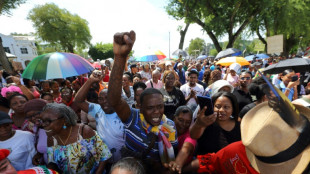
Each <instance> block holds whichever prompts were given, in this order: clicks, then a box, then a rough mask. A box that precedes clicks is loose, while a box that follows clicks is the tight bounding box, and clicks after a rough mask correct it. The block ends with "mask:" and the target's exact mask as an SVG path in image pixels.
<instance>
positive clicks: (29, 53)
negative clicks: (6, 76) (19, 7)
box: [0, 33, 38, 69]
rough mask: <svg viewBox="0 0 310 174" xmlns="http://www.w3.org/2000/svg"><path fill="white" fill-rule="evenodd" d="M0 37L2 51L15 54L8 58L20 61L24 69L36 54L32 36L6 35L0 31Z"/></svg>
mask: <svg viewBox="0 0 310 174" xmlns="http://www.w3.org/2000/svg"><path fill="white" fill-rule="evenodd" d="M0 37H1V38H2V45H3V47H4V51H5V52H7V53H10V54H13V55H15V56H16V58H13V59H9V60H14V61H15V62H21V63H22V66H23V68H24V69H25V68H26V65H27V64H28V63H29V62H30V61H31V60H32V59H33V58H35V57H37V56H38V53H37V47H36V45H35V40H34V37H33V36H10V35H9V36H7V35H4V34H1V33H0Z"/></svg>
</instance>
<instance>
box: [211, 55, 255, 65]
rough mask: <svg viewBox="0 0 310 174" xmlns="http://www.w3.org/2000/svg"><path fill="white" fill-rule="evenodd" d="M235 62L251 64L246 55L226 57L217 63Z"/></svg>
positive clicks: (228, 63) (229, 63) (227, 63)
mask: <svg viewBox="0 0 310 174" xmlns="http://www.w3.org/2000/svg"><path fill="white" fill-rule="evenodd" d="M233 63H239V64H240V65H241V66H244V65H250V63H249V62H248V61H247V60H246V59H245V58H244V57H226V58H223V59H221V60H219V61H218V62H216V65H222V66H229V65H231V64H233Z"/></svg>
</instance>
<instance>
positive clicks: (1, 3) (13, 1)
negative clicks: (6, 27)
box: [0, 0, 26, 16]
mask: <svg viewBox="0 0 310 174" xmlns="http://www.w3.org/2000/svg"><path fill="white" fill-rule="evenodd" d="M25 2H26V0H0V15H2V14H4V15H9V16H10V15H11V12H10V11H11V10H12V9H15V8H17V7H18V6H19V5H21V4H23V3H25Z"/></svg>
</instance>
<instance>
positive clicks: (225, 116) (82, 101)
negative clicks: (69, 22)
mask: <svg viewBox="0 0 310 174" xmlns="http://www.w3.org/2000/svg"><path fill="white" fill-rule="evenodd" d="M135 39H136V34H135V32H133V31H131V32H125V33H117V34H115V35H114V44H113V46H114V48H113V49H114V56H115V57H114V61H113V62H111V64H110V63H109V65H105V64H104V65H102V66H101V69H96V70H94V71H93V72H90V73H89V74H83V75H80V76H77V77H70V78H67V79H53V80H44V81H38V80H37V81H35V80H31V79H22V78H21V75H20V74H19V73H16V74H15V75H12V74H8V73H6V72H5V71H3V70H2V71H0V76H1V84H0V85H1V98H0V173H10V172H11V173H64V174H65V173H97V174H99V173H111V174H129V173H130V174H153V173H154V174H161V173H163V174H165V173H167V174H168V173H179V174H181V173H185V174H193V173H303V172H309V162H310V155H309V154H310V146H309V144H310V140H309V136H308V135H309V133H310V124H309V121H308V120H309V119H310V110H309V109H308V108H309V106H310V83H307V81H305V79H306V78H304V77H306V75H307V74H305V73H303V74H301V73H296V72H294V71H293V70H291V69H287V70H285V71H284V72H282V73H279V74H264V73H263V71H262V72H261V73H260V72H259V70H260V69H261V68H264V67H267V66H268V65H270V64H272V63H275V62H274V61H273V60H272V59H270V60H269V61H261V62H260V61H255V62H252V64H251V65H250V66H243V67H242V66H241V65H240V64H238V63H233V64H231V65H230V66H227V67H223V66H220V65H215V62H214V61H213V60H211V59H205V60H203V61H200V60H196V59H193V60H188V59H182V56H180V58H179V59H178V60H177V61H175V62H172V61H166V62H165V64H159V63H158V62H151V63H142V62H136V63H129V62H128V54H129V53H130V51H131V49H132V47H133V45H134V42H135ZM281 59H282V58H281ZM296 78H297V79H296ZM271 84H273V85H271ZM200 96H203V97H205V98H208V99H209V100H210V101H211V103H212V108H211V109H212V113H211V114H209V115H206V114H205V113H206V110H208V109H210V108H207V107H206V106H204V105H202V104H201V102H200V101H199V99H198V98H199V97H200Z"/></svg>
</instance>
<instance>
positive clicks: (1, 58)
mask: <svg viewBox="0 0 310 174" xmlns="http://www.w3.org/2000/svg"><path fill="white" fill-rule="evenodd" d="M25 2H26V0H0V16H1V15H9V16H10V15H11V10H12V9H16V8H17V7H18V6H19V5H21V4H23V3H25ZM7 25H9V24H7ZM0 62H1V64H2V66H3V68H4V69H5V70H6V71H7V72H8V73H11V74H13V68H12V66H11V64H10V62H9V61H8V59H7V57H6V55H5V52H4V48H3V45H2V39H1V37H0Z"/></svg>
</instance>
